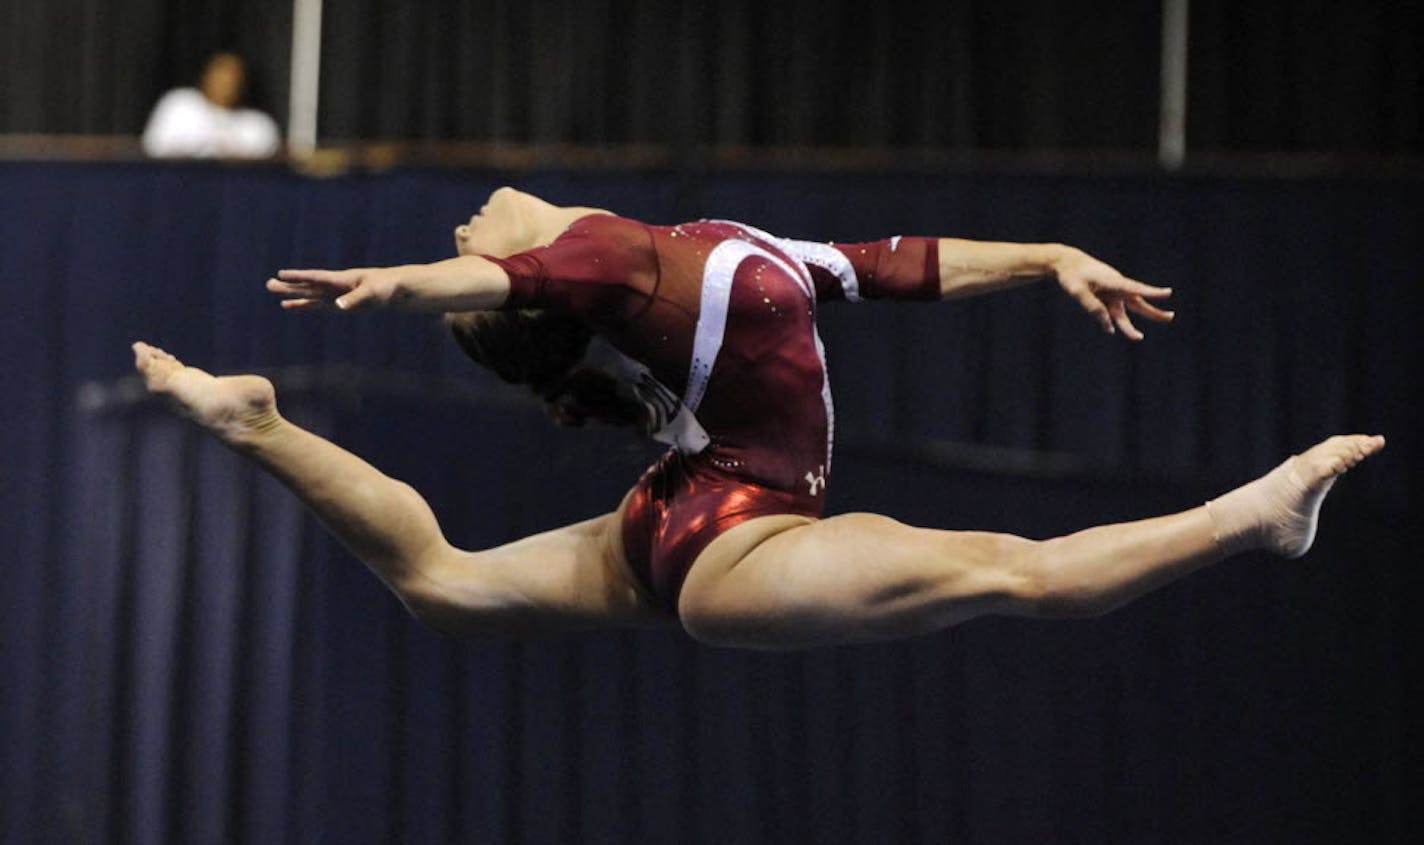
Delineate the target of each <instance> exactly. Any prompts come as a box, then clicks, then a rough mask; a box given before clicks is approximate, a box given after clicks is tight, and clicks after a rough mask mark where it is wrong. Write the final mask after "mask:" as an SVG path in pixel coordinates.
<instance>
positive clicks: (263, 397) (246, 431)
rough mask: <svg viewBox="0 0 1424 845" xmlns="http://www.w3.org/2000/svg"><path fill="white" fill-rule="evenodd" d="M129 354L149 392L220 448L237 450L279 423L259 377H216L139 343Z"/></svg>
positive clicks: (267, 383) (268, 389) (265, 382)
mask: <svg viewBox="0 0 1424 845" xmlns="http://www.w3.org/2000/svg"><path fill="white" fill-rule="evenodd" d="M133 351H134V368H135V369H136V370H138V372H139V374H140V375H142V376H143V380H144V383H145V385H147V387H148V392H149V393H152V394H154V395H156V396H163V397H165V398H167V399H168V401H169V402H171V403H172V404H173V406H174V408H175V409H176V410H177V411H178V413H180V414H182V415H183V416H185V417H187V418H188V419H190V420H192V421H193V422H196V423H197V424H198V425H200V426H202V427H203V428H205V429H207V430H208V431H209V432H211V433H212V434H213V435H215V436H216V437H217V438H218V439H220V440H222V441H223V442H224V443H228V444H231V445H234V446H236V445H241V444H242V443H243V442H245V441H246V440H247V439H248V438H250V437H251V436H252V435H255V434H259V433H261V432H262V431H264V430H267V429H269V428H271V427H272V426H273V425H276V424H277V423H278V422H279V421H280V419H281V418H280V417H278V416H277V400H276V392H275V391H274V390H273V389H272V382H270V381H268V380H267V379H265V378H262V377H261V376H223V377H221V378H219V377H217V376H213V375H209V374H208V373H206V372H204V371H203V370H200V369H197V368H196V367H187V366H184V365H183V362H182V361H179V360H178V359H177V358H174V357H173V356H172V355H169V354H168V353H167V352H164V351H163V350H162V349H159V348H158V347H156V346H149V345H148V344H147V343H142V342H139V343H135V344H134V345H133Z"/></svg>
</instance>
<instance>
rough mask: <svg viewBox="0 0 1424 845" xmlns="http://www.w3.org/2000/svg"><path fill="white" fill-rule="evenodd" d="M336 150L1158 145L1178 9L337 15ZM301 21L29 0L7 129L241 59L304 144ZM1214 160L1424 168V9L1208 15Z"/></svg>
mask: <svg viewBox="0 0 1424 845" xmlns="http://www.w3.org/2000/svg"><path fill="white" fill-rule="evenodd" d="M326 6H327V8H326V13H325V15H324V16H323V27H322V36H323V37H322V74H321V93H320V104H321V111H320V121H319V127H320V133H321V135H322V137H324V138H327V139H372V138H402V139H412V138H419V139H464V140H497V141H507V142H530V141H538V142H566V141H571V142H577V143H586V144H606V143H615V144H672V145H679V146H687V147H697V146H701V145H709V144H716V145H750V146H763V145H829V146H837V147H849V148H864V147H875V146H893V147H899V148H914V147H928V148H935V149H942V148H947V149H959V150H1019V151H1023V150H1079V151H1081V150H1116V151H1123V150H1153V149H1155V148H1156V143H1157V108H1158V107H1157V98H1158V72H1159V66H1160V61H1159V58H1158V52H1159V47H1160V44H1161V37H1162V36H1161V26H1162V24H1161V14H1160V9H1159V4H1158V3H1156V2H1140V3H1122V2H1117V0H1075V2H1062V3H1050V2H1044V1H1043V0H958V1H957V2H951V3H943V4H936V5H935V6H934V7H927V6H925V5H924V4H922V3H918V2H909V0H886V2H879V3H875V4H867V3H863V2H844V0H790V2H778V3H762V2H755V1H754V0H714V1H713V2H705V3H692V2H688V3H666V2H661V0H616V1H615V2H608V0H604V2H576V0H562V2H561V1H560V0H540V2H526V1H525V0H483V2H454V0H431V2H420V3H405V2H395V0H346V1H345V2H341V3H328V4H326ZM291 17H292V13H291V2H290V0H246V2H237V0H198V2H193V0H131V2H124V3H117V2H113V0H8V1H7V2H6V3H5V4H4V5H3V6H0V47H3V49H0V132H25V133H68V132H88V133H101V134H119V135H123V134H130V135H132V134H137V133H138V132H139V131H140V130H141V129H142V127H143V121H144V120H145V118H146V116H147V114H148V109H149V108H150V107H151V106H152V104H153V102H154V101H155V100H157V98H158V96H159V95H160V94H161V93H162V92H163V91H165V90H167V89H168V88H170V87H173V86H174V85H179V84H192V82H193V80H194V79H195V78H196V76H197V72H198V69H199V68H200V67H201V66H202V62H203V59H204V58H205V57H206V56H207V55H208V54H209V53H210V52H211V51H213V50H214V49H218V48H220V47H223V48H231V49H236V50H238V51H240V52H241V53H242V54H243V55H245V56H247V57H248V59H249V61H250V63H251V65H252V69H253V75H254V79H255V81H256V83H257V89H256V91H255V92H254V94H255V98H254V99H255V104H256V105H259V106H261V107H263V108H265V109H266V110H267V111H269V112H271V113H272V114H273V115H274V116H275V117H276V118H277V119H278V120H279V122H281V123H283V124H284V125H285V123H286V119H287V97H286V87H287V74H288V72H289V67H290V65H289V63H290V60H291ZM1188 43H1189V45H1190V50H1189V53H1190V55H1189V63H1188V69H1189V77H1190V79H1189V82H1190V84H1189V92H1190V93H1189V100H1188V110H1187V127H1188V140H1189V146H1190V148H1191V149H1192V150H1193V151H1195V152H1197V153H1199V154H1213V153H1223V152H1261V151H1291V152H1299V153H1313V154H1331V155H1341V154H1349V155H1355V156H1359V155H1379V154H1386V155H1396V156H1397V155H1417V154H1419V153H1420V152H1421V151H1424V108H1421V106H1424V76H1421V63H1424V7H1421V6H1420V4H1418V3H1414V2H1410V0H1362V2H1353V3H1337V2H1329V1H1328V0H1250V2H1234V1H1233V0H1195V2H1192V3H1191V15H1190V26H1189V41H1188Z"/></svg>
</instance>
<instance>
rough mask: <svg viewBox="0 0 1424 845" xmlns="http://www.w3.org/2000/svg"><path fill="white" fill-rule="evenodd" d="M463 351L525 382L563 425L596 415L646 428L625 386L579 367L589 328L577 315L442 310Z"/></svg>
mask: <svg viewBox="0 0 1424 845" xmlns="http://www.w3.org/2000/svg"><path fill="white" fill-rule="evenodd" d="M445 322H446V324H447V325H449V327H450V334H451V335H452V336H453V337H454V338H455V342H456V343H458V344H460V348H461V349H463V350H464V352H465V354H466V355H468V356H470V358H471V359H472V360H474V361H475V362H476V363H478V364H481V365H482V366H484V367H487V368H488V369H489V370H491V371H492V372H493V373H494V374H495V375H497V376H499V377H500V378H501V379H503V380H504V381H506V382H508V383H510V384H521V385H527V386H528V387H529V388H530V389H531V390H533V391H534V392H535V393H537V394H538V395H539V398H540V399H543V400H544V403H545V405H546V406H547V407H548V409H549V413H550V415H551V416H553V417H554V418H555V419H556V420H558V421H559V422H561V423H563V424H565V425H571V426H581V425H583V424H584V423H585V422H586V421H587V420H590V419H592V420H598V421H599V422H604V423H608V424H609V425H616V426H632V427H637V428H646V427H647V420H648V411H647V408H646V406H644V404H643V402H642V401H641V400H640V399H638V397H637V395H636V394H635V393H634V392H633V390H632V389H631V388H629V387H628V386H626V385H624V384H623V383H622V382H621V381H620V380H619V379H618V378H617V377H615V376H614V375H612V374H611V373H609V372H608V371H606V370H603V369H600V368H597V367H580V366H578V365H579V362H580V361H582V360H583V356H584V353H585V352H586V351H587V350H588V344H589V341H590V340H592V338H593V332H592V331H590V330H589V328H588V327H587V326H585V325H584V324H583V322H582V321H580V320H579V319H578V318H576V317H573V316H570V315H568V314H561V313H558V312H555V311H548V310H522V311H470V312H463V313H459V314H447V315H446V316H445Z"/></svg>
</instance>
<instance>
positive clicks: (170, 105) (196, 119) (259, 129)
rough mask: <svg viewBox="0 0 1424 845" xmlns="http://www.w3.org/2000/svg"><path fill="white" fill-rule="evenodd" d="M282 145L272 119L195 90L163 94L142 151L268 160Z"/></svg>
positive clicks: (163, 155) (168, 155) (167, 155)
mask: <svg viewBox="0 0 1424 845" xmlns="http://www.w3.org/2000/svg"><path fill="white" fill-rule="evenodd" d="M279 144H280V139H279V137H278V134H277V124H276V123H275V122H274V121H273V120H272V118H270V117H268V116H267V115H265V114H263V113H262V112H260V111H256V110H255V109H225V108H222V107H221V106H218V105H214V104H213V103H211V102H209V101H208V98H207V97H204V96H203V94H202V92H200V91H199V90H198V89H196V88H175V89H174V90H172V91H169V92H168V93H167V94H164V95H163V96H162V97H161V98H160V99H159V101H158V104H157V105H155V106H154V107H153V114H151V115H149V118H148V126H147V128H145V129H144V130H143V151H144V152H145V153H148V154H149V155H150V156H153V157H155V158H267V157H268V156H271V155H274V154H275V153H276V152H277V148H278V146H279Z"/></svg>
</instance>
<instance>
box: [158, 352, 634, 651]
mask: <svg viewBox="0 0 1424 845" xmlns="http://www.w3.org/2000/svg"><path fill="white" fill-rule="evenodd" d="M134 365H135V367H136V368H137V369H138V371H139V372H140V373H141V374H142V375H143V377H144V381H145V383H146V384H147V386H148V389H149V391H150V392H152V393H155V394H158V395H162V396H164V397H166V398H167V399H169V400H170V401H171V402H172V403H173V404H174V405H175V406H176V408H177V410H178V411H179V412H180V413H181V414H183V415H184V416H186V417H188V418H190V419H192V420H193V421H194V422H196V423H198V424H199V425H200V426H202V427H203V428H204V429H206V430H207V431H208V432H209V433H211V434H212V435H214V436H215V437H217V438H218V439H219V440H221V441H222V442H223V443H225V444H227V445H228V446H230V447H231V448H232V449H233V450H234V451H236V452H238V453H239V454H242V455H244V456H246V457H248V458H250V459H251V460H253V461H255V462H256V463H257V464H258V465H260V466H261V467H262V468H263V469H265V470H267V471H268V472H270V473H271V474H272V475H273V476H275V477H276V478H277V479H278V480H280V481H281V482H282V483H283V484H285V485H286V486H287V487H288V488H289V489H290V490H291V491H292V492H293V493H295V494H296V495H297V497H298V498H300V499H301V500H302V502H303V503H305V504H306V506H307V507H308V508H310V509H311V510H312V512H313V513H315V514H316V516H317V518H318V519H320V520H321V521H322V523H323V524H324V525H325V526H326V527H327V528H328V529H329V530H330V531H331V533H332V534H333V535H335V536H336V538H337V539H338V540H340V541H341V543H342V545H344V546H346V548H347V549H349V550H350V551H351V553H352V554H354V555H355V556H356V557H357V558H359V559H360V560H361V561H362V562H363V563H365V564H366V566H367V567H368V568H370V569H371V571H372V572H374V573H375V574H376V575H377V576H379V577H380V578H381V580H382V581H384V582H385V583H386V585H387V586H388V587H390V588H391V590H392V591H393V592H395V594H396V595H397V596H398V597H399V598H400V599H401V601H403V602H404V603H405V605H406V606H407V607H408V608H409V609H410V610H411V612H412V613H413V614H414V615H415V616H416V617H417V618H419V619H420V620H421V621H422V622H425V623H426V624H428V625H430V626H431V627H433V628H436V629H438V630H441V631H444V632H446V633H451V634H460V635H470V636H483V635H502V634H522V633H529V632H536V631H547V630H557V629H572V628H586V627H594V626H599V625H637V624H645V623H648V622H651V621H653V620H654V619H655V618H656V614H655V613H654V612H653V611H652V610H650V609H649V603H648V602H647V601H646V600H645V599H644V598H643V596H642V594H641V593H640V591H639V590H638V588H637V587H636V586H634V583H635V582H634V580H633V577H632V575H631V573H630V572H629V571H628V568H627V564H626V563H625V562H624V559H623V552H622V543H621V534H620V532H619V530H618V526H619V525H620V521H619V520H618V518H617V514H606V515H604V516H602V517H598V518H596V519H591V520H588V521H586V522H582V523H579V524H577V525H571V526H568V527H566V528H560V529H557V530H554V531H549V532H545V533H543V534H538V535H535V536H533V537H527V538H525V539H523V540H520V541H518V542H515V543H510V544H508V545H505V546H501V547H499V548H495V549H490V550H487V551H482V552H467V551H462V550H460V549H456V548H454V547H453V546H451V545H450V544H449V543H448V542H446V540H445V537H444V534H442V533H441V531H440V527H439V525H437V524H436V521H435V516H434V514H433V513H431V511H430V507H429V505H427V504H426V502H425V500H424V499H423V498H422V497H421V496H420V494H419V493H417V492H416V491H415V489H414V488H412V487H411V486H410V485H408V484H405V483H404V482H401V481H397V480H395V479H393V478H390V477H389V476H387V475H385V474H384V473H382V472H380V471H379V470H377V469H376V468H375V467H373V466H371V465H370V464H368V463H366V462H365V461H363V460H361V459H360V458H358V457H356V456H355V455H353V454H351V453H350V452H347V451H346V450H344V449H342V448H340V447H339V446H336V445H335V444H333V443H331V442H329V441H327V440H323V439H322V438H320V437H318V436H316V435H315V434H312V433H311V432H308V431H305V430H303V429H301V428H299V427H298V426H296V425H293V424H292V423H290V422H288V421H287V420H285V419H283V418H282V416H281V415H280V414H278V412H277V406H276V401H275V395H274V391H273V388H272V383H271V382H269V381H268V380H267V379H264V378H261V377H259V376H250V375H244V376H227V377H222V378H217V377H214V376H211V375H209V374H208V373H206V372H204V371H202V370H199V369H196V368H193V367H185V366H184V365H183V364H182V362H180V361H179V360H178V359H176V358H174V357H173V356H172V355H169V354H168V353H166V352H164V351H163V350H161V349H157V348H156V347H152V346H149V345H147V344H144V343H136V344H134Z"/></svg>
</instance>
